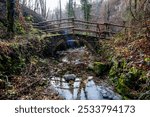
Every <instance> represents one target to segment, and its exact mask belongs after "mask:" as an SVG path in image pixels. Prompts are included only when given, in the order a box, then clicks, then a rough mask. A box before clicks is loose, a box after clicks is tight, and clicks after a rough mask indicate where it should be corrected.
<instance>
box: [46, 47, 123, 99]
mask: <svg viewBox="0 0 150 117" xmlns="http://www.w3.org/2000/svg"><path fill="white" fill-rule="evenodd" d="M58 55H59V56H61V57H60V58H59V60H58V63H56V65H55V66H54V67H53V69H52V71H51V76H50V78H49V82H50V88H52V89H54V90H55V91H56V92H58V94H59V95H60V96H62V97H63V98H64V99H66V100H103V99H104V100H105V99H107V100H120V99H122V98H121V96H120V95H119V94H117V93H115V92H114V91H113V87H112V86H110V85H109V84H108V83H107V81H106V80H103V79H102V78H101V77H97V76H96V75H95V74H94V73H93V72H91V71H89V70H88V68H89V67H92V63H93V62H94V61H95V57H94V56H93V55H92V54H91V53H90V52H89V51H88V50H87V49H86V48H85V47H81V48H76V49H69V50H67V51H61V52H58Z"/></svg>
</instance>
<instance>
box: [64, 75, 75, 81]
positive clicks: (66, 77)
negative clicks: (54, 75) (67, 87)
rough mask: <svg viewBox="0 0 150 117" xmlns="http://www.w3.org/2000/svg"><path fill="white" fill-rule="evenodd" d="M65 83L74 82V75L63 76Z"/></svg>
mask: <svg viewBox="0 0 150 117" xmlns="http://www.w3.org/2000/svg"><path fill="white" fill-rule="evenodd" d="M63 78H64V79H65V81H66V82H70V81H75V79H76V75H75V74H65V75H64V76H63Z"/></svg>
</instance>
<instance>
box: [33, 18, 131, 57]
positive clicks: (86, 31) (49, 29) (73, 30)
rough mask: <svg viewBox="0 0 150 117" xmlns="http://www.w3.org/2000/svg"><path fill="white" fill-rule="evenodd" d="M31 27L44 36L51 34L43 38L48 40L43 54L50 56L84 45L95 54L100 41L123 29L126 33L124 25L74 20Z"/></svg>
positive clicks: (45, 22) (35, 24)
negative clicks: (38, 30) (44, 34)
mask: <svg viewBox="0 0 150 117" xmlns="http://www.w3.org/2000/svg"><path fill="white" fill-rule="evenodd" d="M33 27H34V28H37V29H40V30H42V31H44V32H46V34H51V35H50V36H46V37H45V39H48V40H49V43H48V45H47V48H46V50H47V51H45V52H46V54H48V55H52V56H53V55H55V53H56V52H57V51H58V50H64V49H66V48H69V47H71V48H75V47H79V46H81V45H85V46H86V47H87V48H88V49H89V50H90V51H92V52H93V53H96V52H97V50H98V49H99V40H100V39H110V38H111V37H113V36H114V35H115V34H116V33H118V32H120V31H122V30H123V29H124V31H125V33H126V29H127V28H128V27H126V26H125V25H116V24H111V23H101V24H100V23H93V22H88V21H82V20H77V19H74V18H68V19H61V20H53V21H44V22H39V23H33ZM114 27H117V30H119V31H116V28H114Z"/></svg>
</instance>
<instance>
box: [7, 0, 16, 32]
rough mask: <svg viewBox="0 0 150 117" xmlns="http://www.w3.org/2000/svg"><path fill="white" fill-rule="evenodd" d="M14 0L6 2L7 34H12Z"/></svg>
mask: <svg viewBox="0 0 150 117" xmlns="http://www.w3.org/2000/svg"><path fill="white" fill-rule="evenodd" d="M14 15H15V0H7V22H8V26H7V32H8V33H10V34H14V19H15V18H14Z"/></svg>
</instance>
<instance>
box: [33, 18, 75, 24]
mask: <svg viewBox="0 0 150 117" xmlns="http://www.w3.org/2000/svg"><path fill="white" fill-rule="evenodd" d="M71 19H74V18H65V19H59V20H50V21H44V22H38V23H33V25H37V24H43V23H50V22H57V21H63V20H71Z"/></svg>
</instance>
